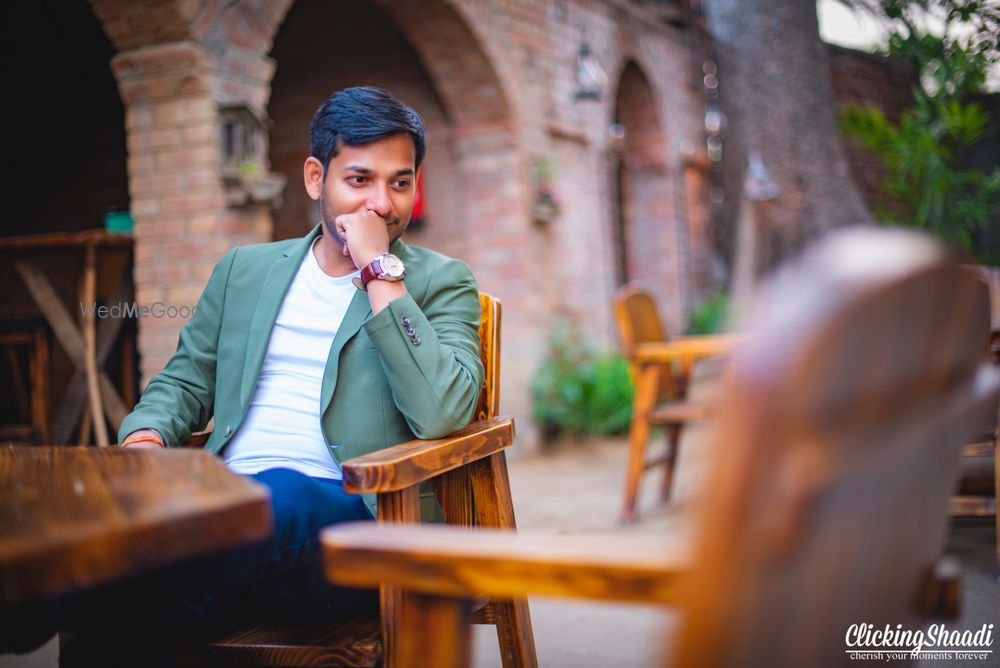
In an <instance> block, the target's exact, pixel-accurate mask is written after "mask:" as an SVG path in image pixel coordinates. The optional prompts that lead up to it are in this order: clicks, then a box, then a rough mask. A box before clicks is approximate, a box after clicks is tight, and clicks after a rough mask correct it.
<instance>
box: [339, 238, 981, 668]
mask: <svg viewBox="0 0 1000 668" xmlns="http://www.w3.org/2000/svg"><path fill="white" fill-rule="evenodd" d="M772 287H773V290H772V292H770V293H765V294H764V296H763V298H762V299H761V300H760V301H759V302H758V308H757V311H756V315H755V317H754V319H753V320H752V322H751V328H750V330H749V331H753V332H755V333H754V335H753V337H752V338H750V339H747V340H746V341H745V342H741V344H740V347H739V349H738V350H737V351H736V353H735V355H734V358H733V360H732V361H731V364H730V366H729V369H728V376H727V379H726V395H725V398H726V401H725V403H724V404H723V406H722V413H721V415H720V426H719V430H718V437H719V438H720V439H721V441H722V442H724V446H725V447H724V448H722V447H720V448H718V449H717V450H716V451H715V452H717V453H718V454H719V456H718V457H717V458H716V460H715V466H714V468H713V470H712V474H711V477H710V479H709V481H708V482H709V483H710V489H711V490H712V492H711V494H706V495H704V496H703V503H704V505H703V507H702V508H701V511H702V512H701V515H700V517H699V520H700V521H699V524H698V531H697V533H696V540H694V541H693V542H692V544H690V545H680V544H672V543H670V542H669V541H668V540H667V537H660V540H659V542H658V543H657V545H658V547H657V548H655V549H654V547H653V546H652V545H651V544H650V538H651V537H648V536H646V537H643V536H639V537H636V536H622V535H616V536H614V537H612V538H610V539H609V538H608V537H606V536H598V537H589V536H583V535H580V536H524V535H519V536H515V535H509V534H503V533H501V532H491V531H479V532H462V531H456V530H451V529H449V528H447V527H441V528H436V527H372V526H363V525H359V524H352V525H344V526H341V527H331V528H329V529H327V530H326V531H325V532H324V534H323V542H324V547H325V557H326V558H327V575H328V577H330V578H331V580H333V581H334V582H338V583H341V584H345V585H347V584H349V585H373V584H377V583H385V584H387V585H390V586H399V587H406V588H407V590H408V591H412V592H419V594H413V597H414V604H413V605H412V606H411V607H407V608H405V609H404V611H403V618H402V621H401V628H400V638H401V639H405V642H401V650H402V651H403V652H404V661H405V662H406V663H405V665H407V666H410V667H413V668H420V667H425V666H428V667H429V666H434V668H448V667H450V666H465V665H468V661H469V651H470V648H469V641H470V634H469V628H468V620H469V619H470V611H471V609H472V605H471V603H470V601H471V600H474V597H476V596H481V595H492V596H514V595H523V594H526V593H538V594H545V595H552V596H570V597H586V598H598V599H612V600H624V601H635V602H647V603H648V602H654V603H661V604H670V605H674V606H677V607H678V608H679V609H680V612H681V615H682V616H681V627H680V635H679V638H678V641H679V642H678V643H677V646H676V647H675V648H674V649H673V650H671V654H672V655H673V657H674V660H673V662H672V665H674V666H682V667H687V666H698V667H699V668H716V667H722V666H727V667H728V666H741V667H747V666H768V667H769V668H770V667H774V668H791V667H798V666H840V665H846V664H848V663H850V662H851V659H850V656H851V655H850V651H851V650H853V649H855V648H853V647H849V646H847V645H846V644H845V634H847V633H848V631H849V629H850V627H851V626H852V625H857V624H861V623H871V624H874V625H875V628H876V629H880V628H882V627H883V625H884V624H892V625H893V627H895V625H896V624H902V625H903V627H904V628H912V629H919V628H921V627H922V620H923V619H924V618H925V617H926V616H927V614H928V613H930V612H934V611H940V609H941V608H942V607H946V608H948V607H954V605H952V604H951V603H952V601H951V600H950V599H949V598H948V597H947V596H942V593H944V594H954V593H955V592H956V591H957V587H956V584H957V583H956V580H955V579H954V578H952V579H950V580H948V581H947V582H946V583H945V584H948V585H950V587H943V586H942V580H941V579H940V578H935V577H934V574H935V573H938V571H937V569H935V568H934V567H935V564H936V563H938V558H939V555H940V553H941V550H942V548H943V546H944V544H945V539H946V530H947V521H948V518H947V509H948V497H949V495H950V493H951V489H952V485H953V483H954V480H955V476H956V474H957V465H958V460H959V452H960V450H961V447H962V443H963V442H965V440H966V439H967V438H969V435H970V432H971V431H972V430H974V428H975V426H976V425H977V424H978V422H979V421H980V420H981V419H982V418H983V417H984V415H986V414H987V413H988V412H989V411H992V410H995V405H996V404H995V402H996V400H997V396H998V394H1000V372H998V370H997V369H995V368H994V367H993V366H992V365H989V364H987V363H986V361H985V359H984V354H983V351H984V350H985V347H986V337H987V335H988V332H987V324H988V317H989V311H988V306H987V295H986V289H985V287H984V285H983V283H982V282H981V281H979V280H977V279H976V278H974V276H973V275H971V274H970V273H969V272H968V271H967V270H964V269H962V268H960V267H956V266H953V265H951V264H950V263H949V262H948V260H947V258H946V257H945V254H944V252H943V251H942V250H941V249H940V247H939V246H938V245H937V244H936V242H933V241H931V240H930V239H928V238H926V237H923V236H919V235H915V234H913V233H910V232H905V231H901V230H888V229H855V230H849V231H845V232H841V233H838V234H836V235H834V236H832V237H830V238H828V239H827V240H826V241H825V242H823V243H822V244H821V245H820V246H818V247H816V248H815V249H813V250H812V251H811V252H809V253H807V254H806V255H805V256H804V258H803V260H802V261H801V263H800V264H798V265H797V266H796V267H795V268H794V270H792V271H786V272H784V273H782V274H781V275H779V276H778V278H777V279H776V281H775V283H774V284H773V286H772ZM720 445H721V443H720ZM942 598H943V599H944V602H945V603H949V605H944V606H942V605H941V599H942ZM858 649H864V648H863V647H861V648H858ZM874 649H880V648H874ZM881 649H884V648H881Z"/></svg>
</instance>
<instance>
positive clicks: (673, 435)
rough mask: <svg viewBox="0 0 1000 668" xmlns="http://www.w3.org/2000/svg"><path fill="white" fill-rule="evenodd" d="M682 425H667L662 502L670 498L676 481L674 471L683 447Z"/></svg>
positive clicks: (661, 488) (661, 487)
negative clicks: (671, 489)
mask: <svg viewBox="0 0 1000 668" xmlns="http://www.w3.org/2000/svg"><path fill="white" fill-rule="evenodd" d="M682 428H683V425H681V424H671V425H667V458H666V459H665V460H664V462H663V480H662V481H661V482H660V500H661V501H666V500H667V499H669V498H670V488H671V486H672V485H673V481H674V469H675V468H676V466H677V455H678V453H679V452H680V447H681V429H682Z"/></svg>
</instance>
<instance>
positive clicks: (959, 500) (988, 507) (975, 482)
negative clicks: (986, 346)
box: [951, 266, 1000, 573]
mask: <svg viewBox="0 0 1000 668" xmlns="http://www.w3.org/2000/svg"><path fill="white" fill-rule="evenodd" d="M976 271H977V272H978V273H979V276H980V278H981V279H982V280H983V281H985V282H986V285H987V286H989V292H990V303H991V306H990V313H991V323H990V330H991V337H990V338H991V340H990V357H991V358H992V359H993V363H994V364H997V365H998V366H1000V267H985V266H980V267H977V268H976ZM998 437H1000V405H998V406H997V411H996V412H995V413H994V414H993V416H992V419H990V420H989V423H988V424H987V425H984V429H983V430H982V431H981V433H979V434H978V435H977V436H976V438H974V439H973V440H972V441H971V442H969V443H967V444H966V445H965V447H964V448H962V457H963V463H964V464H965V466H963V475H962V477H961V479H960V480H959V484H958V489H957V490H956V494H955V495H954V496H952V497H951V515H952V516H953V517H992V518H993V522H994V525H995V526H996V539H995V545H996V560H997V569H998V573H1000V513H997V499H998V498H1000V457H997V452H996V448H997V438H998ZM989 459H992V460H993V461H992V464H993V466H992V469H993V470H992V476H991V475H990V474H989V473H987V472H986V470H985V469H986V466H979V464H985V463H986V462H987V461H988V460H989Z"/></svg>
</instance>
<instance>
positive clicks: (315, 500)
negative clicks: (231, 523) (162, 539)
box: [59, 469, 378, 666]
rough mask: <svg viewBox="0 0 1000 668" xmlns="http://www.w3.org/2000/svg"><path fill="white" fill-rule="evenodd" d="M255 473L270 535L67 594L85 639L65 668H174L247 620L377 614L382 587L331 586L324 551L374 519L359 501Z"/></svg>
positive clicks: (282, 476) (296, 479)
mask: <svg viewBox="0 0 1000 668" xmlns="http://www.w3.org/2000/svg"><path fill="white" fill-rule="evenodd" d="M250 477H251V478H253V479H254V480H256V481H257V482H259V483H261V484H262V485H264V486H266V487H267V488H268V489H269V490H270V492H271V507H272V510H273V513H274V535H273V536H272V537H271V538H269V539H267V540H264V541H261V542H258V543H254V544H251V545H248V546H245V547H240V548H236V549H233V550H229V551H227V552H223V553H218V554H213V555H210V556H206V557H200V558H197V559H192V560H189V561H186V562H184V563H180V564H177V565H174V566H170V567H166V568H162V569H158V570H156V571H154V572H150V573H146V574H143V575H140V576H136V577H132V578H129V579H128V580H125V581H121V582H116V583H114V584H111V585H105V586H102V587H99V588H96V589H94V590H90V591H87V592H83V593H80V594H75V595H72V596H70V597H67V598H66V599H64V600H63V601H62V604H61V605H60V608H61V612H60V619H59V626H60V628H61V629H63V630H66V631H71V632H76V633H78V635H76V636H74V637H73V639H72V640H71V641H70V642H69V643H67V644H66V645H65V647H64V648H63V651H62V653H61V656H60V665H62V666H89V665H101V666H118V665H121V666H154V665H157V663H158V662H159V661H163V663H164V665H168V664H169V659H170V657H171V656H172V655H173V653H174V652H175V651H176V649H177V648H178V647H180V646H182V645H184V644H189V643H192V642H198V641H205V640H208V639H211V638H213V637H218V636H220V635H223V634H225V633H227V632H229V631H232V630H235V629H237V628H240V627H241V626H245V625H247V624H252V623H260V622H263V621H277V622H288V623H298V622H302V623H308V622H323V621H333V620H336V619H340V618H343V617H345V616H351V615H356V614H358V613H361V612H365V611H374V610H376V609H377V607H378V593H377V592H376V591H373V590H359V589H348V588H343V587H335V586H333V585H331V584H329V583H328V582H327V581H326V578H325V577H324V574H323V559H322V554H321V550H320V545H319V530H320V529H321V528H323V527H325V526H328V525H330V524H337V523H340V522H348V521H353V520H371V519H372V516H371V513H369V512H368V509H367V508H366V507H365V505H364V503H363V502H362V500H361V497H360V496H359V495H356V494H349V493H348V492H345V491H344V490H343V487H342V485H341V482H340V481H338V480H326V479H321V478H311V477H309V476H306V475H303V474H301V473H298V472H296V471H292V470H290V469H270V470H267V471H262V472H260V473H257V474H254V475H252V476H250Z"/></svg>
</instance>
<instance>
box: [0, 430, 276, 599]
mask: <svg viewBox="0 0 1000 668" xmlns="http://www.w3.org/2000/svg"><path fill="white" fill-rule="evenodd" d="M271 531H272V518H271V510H270V502H269V495H268V492H267V490H266V489H265V488H263V487H261V486H260V485H258V484H257V483H254V482H252V481H251V480H249V479H247V478H245V477H243V476H241V475H238V474H236V473H233V472H232V471H230V470H229V469H228V468H226V466H225V464H223V462H222V461H221V460H220V459H219V458H217V457H215V456H214V455H211V454H209V453H207V452H205V451H202V450H181V449H170V450H122V449H120V448H83V447H50V446H12V445H7V446H0V605H10V604H16V603H21V602H25V601H29V600H31V599H33V598H36V597H39V596H45V595H51V594H57V593H61V592H65V591H68V590H71V589H75V588H78V587H85V586H89V585H95V584H99V583H102V582H107V581H109V580H112V579H115V578H119V577H123V576H126V575H130V574H133V573H136V572H139V571H142V570H145V569H148V568H151V567H155V566H162V565H165V564H169V563H171V562H175V561H178V560H181V559H184V558H187V557H193V556H197V555H199V554H207V553H209V552H213V551H217V550H222V549H225V548H229V547H234V546H236V545H239V544H241V543H245V542H250V541H253V540H257V539H262V538H265V537H267V536H268V535H270V533H271Z"/></svg>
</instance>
